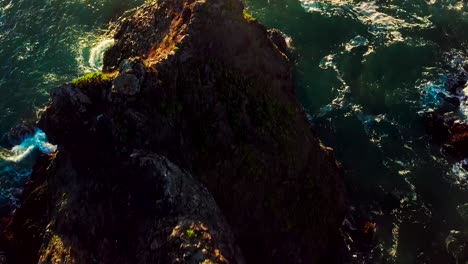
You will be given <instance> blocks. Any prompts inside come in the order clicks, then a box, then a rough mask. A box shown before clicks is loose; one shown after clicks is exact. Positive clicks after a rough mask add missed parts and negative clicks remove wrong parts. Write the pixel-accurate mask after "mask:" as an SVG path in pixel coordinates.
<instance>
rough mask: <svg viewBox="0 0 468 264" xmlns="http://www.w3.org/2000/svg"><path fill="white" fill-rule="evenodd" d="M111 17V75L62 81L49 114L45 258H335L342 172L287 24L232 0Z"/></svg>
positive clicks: (107, 64) (182, 2)
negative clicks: (320, 134) (274, 24)
mask: <svg viewBox="0 0 468 264" xmlns="http://www.w3.org/2000/svg"><path fill="white" fill-rule="evenodd" d="M113 27H114V28H113V30H114V31H115V39H116V44H115V46H114V47H113V48H111V49H110V50H109V51H108V52H107V53H106V55H105V59H104V75H103V76H100V75H97V76H98V77H96V78H94V79H92V80H91V81H87V82H86V83H80V82H74V84H66V85H64V86H62V87H58V88H57V89H56V90H55V91H54V92H53V93H52V99H51V102H50V104H49V106H48V107H47V109H46V110H45V112H44V113H43V115H42V117H41V120H40V122H39V126H40V127H41V128H42V129H43V130H44V131H45V132H46V133H47V134H48V136H49V138H50V139H51V141H52V142H53V143H55V144H58V146H59V148H58V153H57V155H56V157H54V158H53V159H52V161H51V162H50V165H49V166H48V167H47V177H46V180H45V181H46V183H47V184H46V185H47V189H46V190H45V193H44V194H43V195H38V196H37V197H42V198H43V197H44V196H45V197H46V198H45V199H46V201H47V206H45V209H44V210H45V211H46V213H45V212H43V211H44V210H43V211H41V212H38V213H43V214H45V215H46V217H45V218H46V219H47V220H46V221H45V222H46V223H45V224H46V225H47V228H45V225H44V223H43V222H44V220H43V218H40V219H41V221H42V222H41V223H38V226H40V227H42V228H43V229H42V230H45V231H44V232H41V233H40V234H38V236H39V237H40V238H41V239H42V240H41V241H42V243H41V245H40V247H41V248H40V250H39V249H38V248H36V250H39V255H38V257H39V260H40V263H50V262H51V261H53V259H54V258H61V260H67V261H68V260H69V261H72V260H73V261H77V263H92V262H93V261H95V260H96V261H97V262H104V263H173V262H176V263H178V262H189V263H198V261H199V260H204V259H205V260H207V259H209V260H210V261H212V262H215V263H216V262H219V263H223V261H226V260H228V261H229V262H230V263H242V262H243V257H245V259H246V261H247V262H248V263H334V262H338V261H339V258H340V257H339V254H337V251H339V249H340V248H341V246H342V239H341V236H340V234H339V227H340V224H341V221H342V219H343V215H344V187H343V180H342V174H341V170H340V168H339V166H338V164H337V162H336V160H335V158H334V156H333V154H332V151H331V150H330V149H329V148H326V147H324V146H323V145H322V144H321V142H320V141H319V139H318V138H317V136H316V135H315V134H314V133H313V131H312V129H311V127H310V124H309V122H308V120H307V118H306V115H305V113H304V111H303V110H302V107H301V105H300V104H299V102H298V101H297V99H296V98H295V96H294V82H293V79H292V75H291V63H290V61H289V60H288V58H287V56H286V55H285V54H284V53H283V52H284V51H285V50H284V49H285V46H284V45H282V44H284V43H285V42H284V40H283V41H281V39H279V38H280V37H281V34H280V33H278V32H276V33H274V34H273V33H272V32H270V33H268V32H267V30H266V28H265V27H263V26H262V25H260V24H259V23H258V22H256V21H255V20H253V19H252V18H251V17H250V16H248V15H246V13H244V11H243V6H242V4H241V2H240V1H238V0H204V1H201V0H199V1H195V0H170V1H169V0H160V1H156V2H155V3H147V4H146V5H144V6H142V7H141V8H139V9H138V10H136V11H135V12H134V13H132V14H127V15H126V16H125V17H123V18H121V19H120V20H119V21H118V23H117V24H116V25H114V26H113ZM272 39H273V40H274V42H272ZM275 43H276V44H275ZM281 43H282V44H281ZM278 45H279V46H278ZM99 76H100V77H99ZM165 157H167V158H165ZM168 160H171V162H169V161H168ZM174 164H177V165H174ZM179 168H183V170H186V171H188V172H190V174H191V175H193V177H191V176H189V175H188V174H187V173H185V172H183V171H182V170H181V169H179ZM168 172H171V173H168ZM198 182H200V183H201V184H202V185H204V186H206V189H207V190H208V191H206V190H205V189H204V187H202V186H201V185H200V184H199V183H198ZM191 185H193V186H192V188H189V187H190V186H191ZM173 186H176V187H173ZM177 186H178V187H177ZM168 190H169V191H168ZM211 195H212V196H213V197H214V200H213V199H212V198H211ZM176 197H177V198H176ZM214 201H216V203H215V202H214ZM216 204H217V205H218V206H219V208H220V210H218V209H217V206H216ZM26 206H27V205H24V206H23V207H26ZM20 210H22V209H20ZM221 212H222V213H221ZM38 213H33V214H34V216H35V215H37V214H38ZM223 215H224V216H225V218H226V220H227V223H229V225H230V227H229V226H228V225H227V224H226V223H225V222H224V217H223ZM34 216H32V215H31V216H30V218H31V219H34V218H33V217H34ZM231 229H232V233H233V235H231V231H230V230H231ZM12 233H15V231H12ZM202 238H210V239H206V240H202V241H201V242H200V243H192V242H193V239H202ZM13 240H14V239H13ZM203 243H204V244H203ZM197 244H199V245H203V246H201V248H202V250H200V248H197V247H196V246H194V245H197ZM237 245H239V246H240V249H241V252H242V253H240V252H239V251H238V250H237ZM34 246H36V245H34ZM36 247H37V246H36ZM203 249H204V250H203ZM185 250H189V251H185ZM31 251H34V248H33V249H32V250H31ZM242 255H243V257H242ZM207 263H209V262H207Z"/></svg>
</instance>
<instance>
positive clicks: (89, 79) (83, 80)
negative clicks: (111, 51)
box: [73, 72, 111, 89]
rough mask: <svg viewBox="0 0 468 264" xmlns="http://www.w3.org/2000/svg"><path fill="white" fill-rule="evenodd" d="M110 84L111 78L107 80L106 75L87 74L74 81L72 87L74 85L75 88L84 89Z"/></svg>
mask: <svg viewBox="0 0 468 264" xmlns="http://www.w3.org/2000/svg"><path fill="white" fill-rule="evenodd" d="M110 82H111V78H109V77H108V76H107V75H106V74H104V73H102V72H95V73H88V74H86V75H85V76H83V77H80V78H77V79H74V80H73V85H75V87H76V88H80V89H84V88H86V87H95V86H102V85H108V84H110Z"/></svg>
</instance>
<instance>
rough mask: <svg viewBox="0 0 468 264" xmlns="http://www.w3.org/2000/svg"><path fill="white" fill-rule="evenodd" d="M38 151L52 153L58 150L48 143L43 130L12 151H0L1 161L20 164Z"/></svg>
mask: <svg viewBox="0 0 468 264" xmlns="http://www.w3.org/2000/svg"><path fill="white" fill-rule="evenodd" d="M36 149H37V150H39V151H41V152H42V153H52V152H54V151H55V150H56V149H57V146H55V145H52V144H50V143H49V142H48V141H47V136H46V134H45V133H44V132H43V131H42V130H40V129H37V130H36V132H35V134H34V135H32V136H30V137H27V138H25V139H24V140H23V142H21V144H19V145H16V146H14V147H13V148H11V149H3V148H2V149H0V159H1V160H4V161H7V162H14V163H18V162H21V161H22V160H24V159H25V158H26V157H28V156H29V155H30V154H31V153H32V152H33V151H34V150H36Z"/></svg>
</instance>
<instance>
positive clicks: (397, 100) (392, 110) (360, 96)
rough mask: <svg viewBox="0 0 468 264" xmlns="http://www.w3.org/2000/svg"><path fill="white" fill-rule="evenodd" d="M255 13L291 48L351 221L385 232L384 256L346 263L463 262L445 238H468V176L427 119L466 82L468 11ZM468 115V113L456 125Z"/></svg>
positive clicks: (421, 4)
mask: <svg viewBox="0 0 468 264" xmlns="http://www.w3.org/2000/svg"><path fill="white" fill-rule="evenodd" d="M246 2H247V6H248V8H249V11H250V13H252V15H253V16H254V17H256V18H258V19H259V21H261V22H262V23H264V24H265V25H267V26H268V27H275V28H278V29H280V30H282V31H283V32H284V33H285V34H286V35H288V36H289V37H291V38H292V40H293V49H292V50H291V53H292V56H293V57H294V59H295V64H296V69H295V75H296V81H297V89H296V93H297V95H298V97H299V99H300V100H301V102H302V103H303V105H304V107H305V109H306V111H307V112H308V113H309V114H310V118H311V121H312V122H313V123H314V125H315V128H316V130H317V131H318V133H319V135H320V136H321V138H322V140H323V141H324V142H325V143H326V144H328V145H330V146H331V147H333V148H334V149H335V152H336V154H337V157H338V159H339V160H340V161H341V162H342V163H343V165H344V167H345V169H346V181H347V183H348V186H349V195H350V198H351V204H350V206H349V207H350V208H349V211H350V215H360V216H362V215H364V216H366V217H367V218H370V219H372V220H373V221H375V222H377V233H376V238H377V241H376V245H375V247H374V248H372V249H371V250H367V251H363V250H361V251H353V250H351V252H350V257H349V262H350V263H455V262H454V260H453V259H452V258H451V257H450V256H449V255H448V254H447V253H446V250H445V247H446V241H445V238H446V237H447V235H448V234H449V232H450V230H466V229H467V228H468V227H467V226H464V224H463V221H462V219H461V217H460V214H459V213H458V212H457V208H460V207H459V206H461V205H463V204H466V203H468V173H467V171H466V170H465V169H464V168H463V166H462V162H460V161H457V160H453V158H451V157H450V156H448V155H446V154H445V153H444V151H443V150H442V148H441V146H440V145H439V143H437V142H435V141H434V140H433V139H432V138H431V135H430V133H428V130H427V128H426V125H425V120H424V118H423V116H424V114H425V113H428V112H431V111H435V110H437V109H439V108H440V107H442V105H441V103H442V101H441V94H448V93H447V86H448V85H449V82H450V80H451V79H453V78H454V77H455V76H456V77H458V78H460V79H464V80H465V81H466V80H468V75H467V72H466V70H467V68H466V67H465V68H464V67H463V66H464V65H466V64H467V63H468V56H467V55H468V3H467V2H466V1H455V0H454V1H440V0H439V1H438V0H432V1H426V0H387V1H363V0H361V1H359V0H354V1H353V0H247V1H246ZM467 87H468V86H467ZM465 90H466V91H468V89H465ZM460 98H461V99H462V102H464V101H466V94H462V95H460ZM467 113H468V112H467V111H466V104H465V103H462V107H461V109H460V110H459V111H457V113H454V115H456V116H458V117H459V118H460V120H462V121H463V120H467V119H468V117H467V115H466V114H467ZM392 201H393V202H392Z"/></svg>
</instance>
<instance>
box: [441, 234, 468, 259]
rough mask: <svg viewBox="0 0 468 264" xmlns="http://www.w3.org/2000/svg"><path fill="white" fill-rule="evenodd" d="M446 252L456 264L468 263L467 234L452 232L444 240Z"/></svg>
mask: <svg viewBox="0 0 468 264" xmlns="http://www.w3.org/2000/svg"><path fill="white" fill-rule="evenodd" d="M445 244H446V248H447V252H448V253H450V254H451V255H452V256H453V258H454V259H455V263H457V264H465V263H466V262H468V234H466V233H463V232H460V231H455V230H452V231H450V235H449V236H448V237H447V239H446V240H445Z"/></svg>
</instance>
